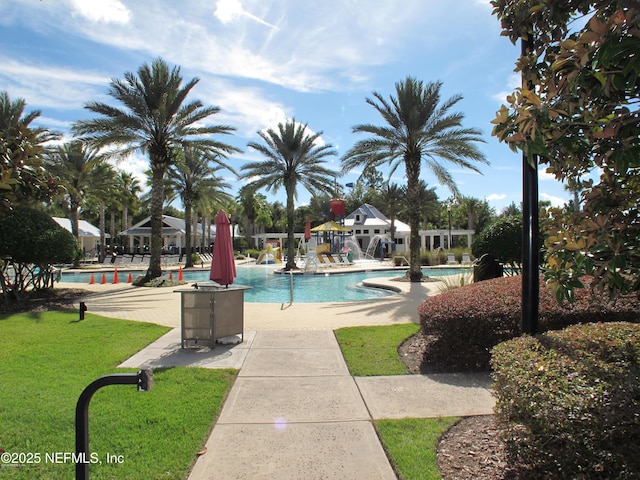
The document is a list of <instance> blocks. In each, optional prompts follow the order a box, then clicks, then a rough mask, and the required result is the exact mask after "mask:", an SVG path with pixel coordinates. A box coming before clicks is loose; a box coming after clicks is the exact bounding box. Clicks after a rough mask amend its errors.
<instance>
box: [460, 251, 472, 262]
mask: <svg viewBox="0 0 640 480" xmlns="http://www.w3.org/2000/svg"><path fill="white" fill-rule="evenodd" d="M462 264H463V265H470V264H471V257H470V255H469V254H468V253H463V254H462Z"/></svg>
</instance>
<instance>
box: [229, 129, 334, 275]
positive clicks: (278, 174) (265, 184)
mask: <svg viewBox="0 0 640 480" xmlns="http://www.w3.org/2000/svg"><path fill="white" fill-rule="evenodd" d="M258 135H260V138H262V140H263V141H264V143H256V142H250V143H249V144H248V145H249V147H250V148H253V149H254V150H257V151H258V152H260V153H261V154H262V155H264V156H265V157H266V160H265V161H262V162H260V161H258V162H250V163H247V164H245V165H243V166H242V170H244V171H245V172H246V173H245V175H244V176H245V177H246V178H249V179H253V180H252V181H251V182H250V183H249V185H250V186H251V188H254V189H256V190H257V189H260V188H266V189H267V191H270V190H271V189H273V190H274V192H277V191H278V190H279V189H280V187H281V186H284V189H285V192H286V194H287V206H286V209H287V264H286V266H285V270H291V269H294V268H295V267H296V264H295V248H296V245H295V238H294V232H295V224H294V221H295V206H294V199H295V198H296V196H297V189H298V185H302V186H304V187H305V188H306V189H307V190H309V191H310V192H311V193H315V192H316V191H324V192H329V191H332V189H333V183H334V178H335V172H333V171H331V170H329V169H327V168H326V167H324V166H323V165H322V163H323V161H324V160H325V159H326V158H327V157H329V156H332V155H336V152H335V150H333V147H332V146H331V145H329V144H325V145H319V144H318V143H317V142H318V139H319V138H320V135H322V132H319V133H310V132H307V125H306V124H305V125H303V124H300V123H296V121H295V119H294V120H288V121H287V122H286V123H284V124H282V123H280V124H278V130H277V131H275V130H273V129H268V130H267V131H262V132H258Z"/></svg>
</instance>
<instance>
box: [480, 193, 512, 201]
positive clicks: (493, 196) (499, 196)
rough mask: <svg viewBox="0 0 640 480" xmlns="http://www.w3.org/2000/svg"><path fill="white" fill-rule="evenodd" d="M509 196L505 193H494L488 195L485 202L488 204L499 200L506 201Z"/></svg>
mask: <svg viewBox="0 0 640 480" xmlns="http://www.w3.org/2000/svg"><path fill="white" fill-rule="evenodd" d="M505 198H507V196H506V195H505V194H504V193H492V194H491V195H487V196H486V197H485V200H486V201H487V202H495V201H499V200H504V199H505Z"/></svg>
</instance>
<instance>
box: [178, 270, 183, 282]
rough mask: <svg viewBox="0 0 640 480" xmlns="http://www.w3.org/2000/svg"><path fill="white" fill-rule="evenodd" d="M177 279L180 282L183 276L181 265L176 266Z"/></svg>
mask: <svg viewBox="0 0 640 480" xmlns="http://www.w3.org/2000/svg"><path fill="white" fill-rule="evenodd" d="M178 280H179V281H180V282H182V281H183V280H184V278H182V267H178Z"/></svg>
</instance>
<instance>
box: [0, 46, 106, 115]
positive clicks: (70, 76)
mask: <svg viewBox="0 0 640 480" xmlns="http://www.w3.org/2000/svg"><path fill="white" fill-rule="evenodd" d="M108 82H109V78H108V77H106V76H101V75H99V74H96V73H94V72H88V71H82V70H72V69H66V68H62V67H50V66H47V65H33V64H27V63H23V62H20V61H18V60H14V59H11V58H6V57H3V56H1V55H0V83H3V84H4V85H6V86H7V89H8V90H10V91H11V94H12V96H14V97H22V98H25V99H27V102H28V103H29V104H37V105H39V106H41V107H53V108H60V109H63V110H64V109H75V108H78V107H80V106H82V105H83V104H84V102H86V101H87V100H89V99H91V98H95V97H96V94H97V92H98V91H99V90H102V92H104V89H105V86H106V85H107V84H108ZM102 92H101V93H102Z"/></svg>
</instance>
